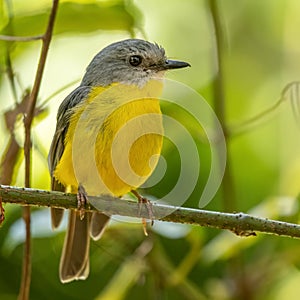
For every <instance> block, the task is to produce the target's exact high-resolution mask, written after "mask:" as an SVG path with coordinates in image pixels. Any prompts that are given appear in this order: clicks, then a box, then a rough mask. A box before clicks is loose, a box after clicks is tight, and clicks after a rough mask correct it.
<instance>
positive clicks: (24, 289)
mask: <svg viewBox="0 0 300 300" xmlns="http://www.w3.org/2000/svg"><path fill="white" fill-rule="evenodd" d="M58 2H59V0H53V5H52V9H51V13H50V16H49V21H48V25H47V29H46V32H45V34H44V35H43V36H42V41H43V44H42V50H41V55H40V59H39V64H38V68H37V72H36V77H35V81H34V84H33V88H32V91H31V94H30V98H29V101H28V106H27V109H26V114H25V115H24V128H25V142H24V157H25V186H26V187H30V181H31V180H30V175H31V174H30V173H31V172H30V170H31V125H32V121H33V118H34V111H35V107H36V102H37V97H38V93H39V89H40V86H41V82H42V77H43V72H44V68H45V62H46V58H47V54H48V49H49V45H50V41H51V37H52V32H53V27H54V21H55V17H56V12H57V8H58ZM23 218H24V221H25V224H26V240H25V249H24V259H23V272H22V281H21V287H20V293H19V299H20V300H21V299H22V300H23V299H24V300H27V299H29V291H30V281H31V253H30V252H31V244H30V207H29V206H27V207H24V210H23Z"/></svg>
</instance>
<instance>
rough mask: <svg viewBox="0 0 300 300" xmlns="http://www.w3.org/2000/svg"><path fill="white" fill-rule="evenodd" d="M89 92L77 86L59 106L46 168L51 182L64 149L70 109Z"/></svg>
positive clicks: (85, 88)
mask: <svg viewBox="0 0 300 300" xmlns="http://www.w3.org/2000/svg"><path fill="white" fill-rule="evenodd" d="M90 90H91V87H88V86H79V87H78V88H76V89H75V90H74V91H73V92H72V93H71V94H69V95H68V96H67V97H66V98H65V99H64V101H63V102H62V103H61V105H60V106H59V109H58V113H57V124H56V129H55V133H54V136H53V139H52V143H51V146H50V151H49V155H48V167H49V171H50V174H51V177H52V181H53V180H54V178H53V171H54V170H55V168H56V165H57V164H58V162H59V160H60V158H61V156H62V154H63V152H64V149H65V145H64V140H65V136H66V133H67V130H68V127H69V122H70V117H71V114H72V108H74V107H75V106H77V105H78V104H79V103H81V102H82V100H83V99H85V98H86V97H87V95H88V94H89V93H90Z"/></svg>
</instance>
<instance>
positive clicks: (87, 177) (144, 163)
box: [54, 80, 163, 196]
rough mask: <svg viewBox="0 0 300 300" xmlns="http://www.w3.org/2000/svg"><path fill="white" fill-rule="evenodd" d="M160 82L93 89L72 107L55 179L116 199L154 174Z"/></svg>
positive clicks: (159, 122)
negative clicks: (85, 97)
mask: <svg viewBox="0 0 300 300" xmlns="http://www.w3.org/2000/svg"><path fill="white" fill-rule="evenodd" d="M161 89H162V83H161V82H160V81H157V80H152V81H149V82H148V83H147V84H146V85H145V86H143V87H142V88H140V87H137V86H129V85H123V84H115V85H112V86H110V87H108V88H102V87H96V88H93V90H92V92H91V93H90V94H89V96H88V97H87V99H85V100H84V101H82V103H81V105H79V106H77V107H76V108H75V109H74V113H73V115H72V117H71V119H70V125H69V129H68V132H67V134H66V138H65V150H64V153H63V155H62V157H61V159H60V162H59V163H58V165H57V167H56V169H55V171H54V176H55V177H56V179H57V180H59V181H60V182H61V183H62V184H64V185H65V186H71V187H72V189H76V188H77V187H78V185H79V183H80V184H82V185H83V186H84V187H85V189H86V191H87V193H88V194H89V195H99V194H103V193H110V194H113V195H116V196H121V195H123V194H126V193H128V192H129V191H130V190H132V189H136V188H137V187H139V186H140V185H141V184H143V183H144V182H145V180H146V179H147V178H148V177H149V176H150V175H151V173H152V172H153V170H154V168H155V166H156V164H157V162H158V158H159V154H160V152H161V147H162V134H163V129H162V117H161V112H160V106H159V101H158V97H159V95H160V93H161Z"/></svg>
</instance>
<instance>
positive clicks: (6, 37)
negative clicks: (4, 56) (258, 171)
mask: <svg viewBox="0 0 300 300" xmlns="http://www.w3.org/2000/svg"><path fill="white" fill-rule="evenodd" d="M43 37H44V35H34V36H11V35H1V34H0V40H1V41H8V42H31V41H37V40H41V39H43Z"/></svg>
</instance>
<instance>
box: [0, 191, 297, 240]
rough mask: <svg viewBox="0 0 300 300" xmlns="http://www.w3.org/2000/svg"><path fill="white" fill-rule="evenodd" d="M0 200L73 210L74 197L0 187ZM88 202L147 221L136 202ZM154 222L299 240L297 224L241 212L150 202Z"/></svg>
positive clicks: (102, 199) (100, 199)
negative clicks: (264, 234) (183, 224)
mask: <svg viewBox="0 0 300 300" xmlns="http://www.w3.org/2000/svg"><path fill="white" fill-rule="evenodd" d="M0 197H2V201H3V202H5V203H15V204H19V205H30V206H39V207H40V206H44V207H56V208H64V209H76V208H77V198H76V195H75V194H67V193H61V192H55V191H51V192H50V191H44V190H37V189H29V188H18V187H11V186H5V185H0ZM89 201H90V203H92V204H96V205H97V209H96V208H94V207H89V208H86V210H87V211H102V212H104V213H106V214H108V215H121V216H128V217H139V218H143V217H144V218H148V217H149V213H148V210H147V207H146V205H143V206H142V209H141V211H140V210H139V206H138V204H137V202H135V201H132V200H125V199H120V198H117V197H112V196H109V195H103V196H101V197H94V196H89ZM153 213H154V219H156V220H158V219H159V220H161V221H168V222H174V223H185V224H192V225H199V226H206V227H214V228H219V229H227V230H230V231H232V232H234V233H236V234H238V235H240V236H253V235H255V232H263V233H269V234H277V235H283V236H289V237H294V238H300V225H298V224H292V223H287V222H281V221H275V220H269V219H265V218H260V217H256V216H251V215H248V214H244V213H223V212H216V211H208V210H201V209H192V208H183V207H175V206H169V205H162V204H157V203H153Z"/></svg>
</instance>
